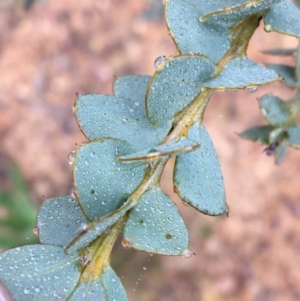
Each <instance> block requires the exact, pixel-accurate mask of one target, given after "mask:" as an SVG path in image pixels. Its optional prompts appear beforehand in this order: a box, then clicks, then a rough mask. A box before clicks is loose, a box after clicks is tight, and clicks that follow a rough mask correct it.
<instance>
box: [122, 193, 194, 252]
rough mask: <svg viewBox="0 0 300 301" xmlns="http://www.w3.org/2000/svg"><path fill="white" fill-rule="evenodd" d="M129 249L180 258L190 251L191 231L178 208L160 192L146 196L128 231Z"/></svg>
mask: <svg viewBox="0 0 300 301" xmlns="http://www.w3.org/2000/svg"><path fill="white" fill-rule="evenodd" d="M124 239H125V241H126V244H128V245H129V246H131V247H133V248H136V249H139V250H143V251H147V252H152V253H159V254H164V255H180V254H183V253H184V251H186V250H187V249H188V244H189V239H188V231H187V229H186V226H185V224H184V222H183V220H182V217H181V215H180V213H179V212H178V210H177V208H176V206H175V204H174V203H173V202H172V201H171V200H170V198H169V197H168V196H167V195H166V194H164V193H163V192H162V191H161V190H160V188H156V189H153V190H150V191H148V192H146V193H145V194H144V195H143V196H142V197H141V199H140V200H139V203H138V204H137V206H135V207H134V208H133V209H132V211H131V212H130V215H129V218H128V221H127V223H126V225H125V228H124Z"/></svg>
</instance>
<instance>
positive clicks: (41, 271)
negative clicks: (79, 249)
mask: <svg viewBox="0 0 300 301" xmlns="http://www.w3.org/2000/svg"><path fill="white" fill-rule="evenodd" d="M79 265H80V264H79V259H78V255H77V254H72V255H66V254H65V253H64V251H63V249H62V248H61V247H58V246H50V245H29V246H24V247H18V248H15V249H11V250H8V251H6V252H3V253H1V254H0V280H1V281H2V282H3V283H4V285H5V286H6V287H7V289H8V290H9V292H10V293H11V295H12V297H13V299H14V301H41V300H66V298H67V297H68V296H69V294H70V293H71V292H72V290H73V289H74V287H75V286H76V284H77V282H78V280H79V277H80V269H79Z"/></svg>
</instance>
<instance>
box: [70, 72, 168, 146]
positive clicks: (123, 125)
mask: <svg viewBox="0 0 300 301" xmlns="http://www.w3.org/2000/svg"><path fill="white" fill-rule="evenodd" d="M147 80H149V79H148V77H147ZM132 81H133V83H139V81H134V79H132V78H128V79H125V80H122V78H120V79H116V83H115V93H117V94H122V96H124V97H126V98H127V97H129V96H130V94H131V93H130V91H132V90H133V88H134V87H135V85H133V84H132ZM125 87H131V89H130V90H128V91H127V94H126V93H125V91H124V90H125ZM145 89H146V87H145V84H144V85H143V84H141V91H139V90H136V94H132V97H131V99H125V98H121V97H119V96H108V95H101V94H91V95H80V96H78V97H77V99H76V102H75V106H74V112H75V114H76V118H77V122H78V124H79V126H80V128H81V130H82V131H83V133H84V134H85V135H86V136H87V137H88V138H89V139H91V140H93V139H98V138H103V137H112V138H118V139H123V140H126V141H127V142H129V143H130V144H132V145H133V147H134V148H135V149H136V150H142V149H145V148H148V147H151V146H153V145H157V144H158V143H159V142H160V141H161V140H162V139H163V138H164V137H165V136H166V135H167V134H168V132H169V131H170V129H171V126H172V124H171V122H170V121H167V122H165V123H163V124H162V125H161V126H154V125H153V124H151V123H150V122H149V120H148V118H147V116H146V110H145V94H146V91H145ZM132 93H133V92H132ZM142 95H143V97H142ZM141 136H142V137H143V139H140V137H141Z"/></svg>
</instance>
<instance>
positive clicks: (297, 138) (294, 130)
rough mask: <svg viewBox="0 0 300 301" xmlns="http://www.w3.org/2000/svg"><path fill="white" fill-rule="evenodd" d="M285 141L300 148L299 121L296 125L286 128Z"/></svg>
mask: <svg viewBox="0 0 300 301" xmlns="http://www.w3.org/2000/svg"><path fill="white" fill-rule="evenodd" d="M287 134H288V138H287V140H286V141H287V142H288V144H289V145H291V146H293V147H295V148H300V123H298V124H297V125H296V126H291V127H289V128H288V129H287Z"/></svg>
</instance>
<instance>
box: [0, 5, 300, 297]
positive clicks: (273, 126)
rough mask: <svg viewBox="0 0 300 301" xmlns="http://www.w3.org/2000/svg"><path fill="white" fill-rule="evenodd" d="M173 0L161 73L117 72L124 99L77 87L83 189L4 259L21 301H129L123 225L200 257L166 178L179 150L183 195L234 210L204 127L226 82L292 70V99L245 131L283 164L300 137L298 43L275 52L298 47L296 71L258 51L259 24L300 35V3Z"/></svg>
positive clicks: (56, 202)
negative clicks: (250, 50) (119, 254)
mask: <svg viewBox="0 0 300 301" xmlns="http://www.w3.org/2000/svg"><path fill="white" fill-rule="evenodd" d="M298 4H299V0H298ZM164 6H165V19H166V22H167V26H168V30H169V33H170V35H171V37H172V39H173V40H174V42H175V44H176V46H177V48H178V51H179V55H175V56H170V57H168V58H165V57H160V58H158V59H157V60H156V62H155V66H156V71H155V73H154V75H153V76H146V75H130V76H124V77H118V78H116V79H115V80H114V83H113V94H114V95H113V96H109V95H96V94H90V95H77V98H76V101H75V105H74V113H75V116H76V119H77V122H78V124H79V127H80V129H81V130H82V131H83V133H84V134H85V136H86V138H87V141H86V142H84V143H83V144H82V145H81V146H79V147H78V148H77V149H76V150H75V151H74V152H72V153H71V154H70V155H69V160H70V161H71V163H73V188H74V189H73V192H72V193H71V196H62V197H57V198H54V199H49V200H46V201H45V202H44V204H43V205H42V206H41V208H40V209H39V212H38V216H37V221H36V227H37V228H36V230H37V232H38V237H39V240H40V243H39V244H35V245H27V246H23V247H17V248H14V249H11V250H8V251H6V252H3V253H2V254H1V255H0V279H1V281H2V282H3V283H4V284H5V286H6V287H7V288H8V290H9V291H10V293H11V295H12V296H13V298H14V300H16V301H18V300H20V301H27V300H28V301H32V300H69V301H71V300H72V301H75V300H108V301H113V300H114V301H125V300H127V296H126V292H125V290H124V288H123V286H122V284H121V281H120V279H119V278H118V277H117V275H116V273H115V272H114V271H113V269H112V268H111V266H110V254H111V250H112V248H113V245H114V243H115V241H116V239H117V237H118V236H119V234H120V233H121V231H123V245H124V246H126V247H132V248H135V249H138V250H142V251H146V252H151V253H158V254H163V255H182V256H185V257H189V256H191V255H192V253H191V251H189V238H188V231H187V228H186V226H185V224H184V221H183V220H182V217H181V215H180V213H179V212H178V210H177V208H176V206H175V204H174V203H173V202H172V201H171V199H170V198H169V197H168V196H167V195H166V194H165V193H163V192H162V190H161V188H160V184H159V182H160V177H161V174H162V172H163V170H164V167H165V165H166V163H167V161H168V160H169V158H170V157H176V161H175V168H174V175H173V181H174V190H175V192H176V193H177V194H178V195H179V196H180V197H181V198H182V200H183V201H184V202H186V203H188V204H189V205H191V206H193V207H194V208H195V209H197V210H199V211H200V212H202V213H204V214H208V215H221V214H227V213H228V207H227V205H226V200H225V191H224V184H223V179H222V173H221V169H220V166H219V162H218V158H217V155H216V152H215V149H214V146H213V143H212V141H211V139H210V136H209V134H208V133H207V131H206V130H205V128H204V126H203V124H202V121H203V115H204V111H205V108H206V105H207V103H208V101H209V99H210V97H211V95H212V93H213V92H214V91H215V90H218V91H223V90H238V89H247V90H248V91H249V92H253V91H255V90H257V88H258V87H259V86H262V85H265V84H268V83H271V82H273V81H276V80H279V79H281V78H282V77H283V78H284V82H285V83H286V84H287V85H289V86H292V87H294V88H297V92H298V94H297V95H296V96H295V97H294V98H293V99H291V100H289V101H282V100H281V99H279V98H277V97H275V96H271V95H267V96H264V97H263V98H262V99H261V101H260V107H261V111H262V113H263V115H264V116H265V117H266V119H267V120H268V122H269V123H270V124H269V125H265V126H259V127H256V128H254V129H253V128H252V129H249V130H247V131H245V132H243V133H242V134H241V136H242V137H244V138H248V139H251V140H254V141H258V142H261V143H264V144H266V145H267V148H266V152H267V154H272V153H274V152H275V153H276V156H277V159H276V160H277V162H279V161H281V159H282V156H283V155H282V154H283V153H284V151H285V148H286V146H293V147H295V146H299V145H300V124H299V123H297V118H296V116H297V113H298V110H299V97H300V96H299V88H300V55H299V48H298V49H297V50H295V49H293V50H289V49H288V50H286V49H285V50H271V51H268V53H270V54H276V55H286V54H294V53H296V62H297V63H296V67H290V66H283V65H270V66H269V67H270V68H266V67H264V66H262V65H260V64H257V63H256V62H253V61H252V60H250V59H249V58H247V46H248V43H249V40H250V39H251V37H252V35H253V34H254V32H255V30H256V29H257V27H258V25H259V23H260V22H264V26H265V30H266V31H267V32H270V31H278V32H280V33H283V34H287V35H292V36H296V37H300V11H299V9H298V8H297V7H296V6H295V5H294V4H293V3H292V2H291V1H290V0H251V1H245V0H215V1H207V0H166V1H165V2H164ZM262 19H263V21H261V20H262ZM275 71H276V72H275ZM278 74H279V75H278Z"/></svg>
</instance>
